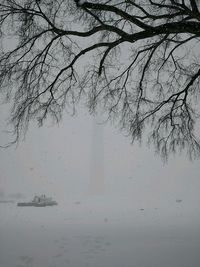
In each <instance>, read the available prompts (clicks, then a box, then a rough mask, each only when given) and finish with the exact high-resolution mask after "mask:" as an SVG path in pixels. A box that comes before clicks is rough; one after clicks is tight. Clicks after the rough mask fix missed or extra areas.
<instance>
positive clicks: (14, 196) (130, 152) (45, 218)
mask: <svg viewBox="0 0 200 267" xmlns="http://www.w3.org/2000/svg"><path fill="white" fill-rule="evenodd" d="M1 114H2V115H1V142H2V143H1V144H3V143H6V142H7V141H9V138H10V135H9V134H8V133H6V132H4V129H5V118H6V115H7V112H6V109H5V107H4V106H2V113H1ZM0 169H1V173H0V183H1V186H0V200H4V201H5V200H12V201H13V202H11V203H10V202H8V203H6V202H3V201H2V203H0V266H1V267H25V266H26V267H41V266H42V267H63V266H67V267H79V266H80V267H82V266H92V267H117V266H119V267H122V266H123V267H129V266H130V267H133V266H135V267H160V266H162V267H169V266H170V267H178V266H181V267H184V266H185V267H188V266H190V267H198V266H199V264H200V255H199V251H200V206H199V203H200V177H199V171H200V168H199V160H196V161H194V162H191V161H189V160H188V158H187V157H186V156H185V155H175V156H173V155H172V156H171V157H170V158H169V161H168V162H167V163H165V164H164V163H163V162H162V160H161V159H160V157H159V156H158V155H155V153H154V151H153V148H152V147H150V148H148V147H147V146H146V145H145V143H143V144H142V145H141V146H140V145H139V144H137V143H135V144H133V145H131V144H130V139H129V138H128V137H126V136H124V135H123V133H121V132H120V131H119V130H117V129H116V128H115V127H114V126H113V125H110V124H109V123H107V124H102V121H101V118H100V116H98V117H96V118H94V117H91V116H89V115H88V114H87V112H86V111H85V110H84V109H80V110H79V112H78V114H77V115H76V116H74V117H70V116H69V115H65V116H64V118H63V120H62V122H61V123H60V125H58V126H55V125H54V126H53V125H52V124H51V123H50V122H48V123H47V124H46V125H44V126H43V127H41V128H37V127H36V125H34V124H32V125H31V126H30V129H29V131H28V132H27V134H26V137H25V139H24V140H23V141H21V142H20V144H19V145H18V146H17V147H16V146H12V147H10V148H7V149H1V150H0ZM35 194H38V195H40V194H46V195H47V196H51V197H53V199H54V200H56V201H57V202H58V205H57V206H52V207H38V208H37V207H18V206H17V202H20V201H30V200H32V198H33V197H34V195H35Z"/></svg>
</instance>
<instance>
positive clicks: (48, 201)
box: [17, 195, 58, 207]
mask: <svg viewBox="0 0 200 267" xmlns="http://www.w3.org/2000/svg"><path fill="white" fill-rule="evenodd" d="M55 205H58V203H57V202H56V201H55V200H53V199H52V198H51V197H46V196H45V195H41V196H35V197H34V199H33V200H32V201H30V202H19V203H17V206H19V207H30V206H31V207H46V206H55Z"/></svg>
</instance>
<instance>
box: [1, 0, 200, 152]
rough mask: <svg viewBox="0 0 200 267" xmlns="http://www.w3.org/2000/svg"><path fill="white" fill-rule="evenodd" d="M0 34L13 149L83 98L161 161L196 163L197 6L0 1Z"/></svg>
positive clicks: (176, 1) (182, 2) (183, 2)
mask: <svg viewBox="0 0 200 267" xmlns="http://www.w3.org/2000/svg"><path fill="white" fill-rule="evenodd" d="M0 37H1V50H0V51H1V52H0V92H1V95H2V96H3V97H4V100H6V101H9V102H11V103H12V110H11V114H10V122H11V124H12V125H13V129H14V134H15V137H16V139H15V140H14V141H13V142H16V141H17V140H18V139H19V137H20V136H21V133H22V132H24V131H26V130H27V128H28V125H29V122H30V121H31V120H34V119H37V120H38V122H39V125H42V124H43V122H44V120H45V119H46V118H47V117H48V116H50V117H51V118H53V119H54V120H56V121H59V120H60V119H61V117H62V113H63V111H64V110H67V111H68V112H70V111H72V112H74V110H75V107H76V104H77V103H78V102H79V101H80V100H81V99H83V100H84V101H85V103H86V105H87V107H88V108H89V110H90V112H91V113H92V112H95V110H96V108H97V107H98V106H101V108H102V110H103V111H104V114H107V118H108V119H111V120H114V121H115V122H117V123H119V126H120V127H121V128H122V129H123V130H125V131H126V133H128V135H129V136H130V137H131V139H132V140H133V141H134V140H135V139H139V140H140V139H141V138H142V136H143V134H144V133H145V135H146V133H147V134H148V141H149V142H150V143H153V144H154V145H155V148H156V151H157V152H159V153H160V154H161V155H162V156H163V157H167V156H168V154H169V153H171V152H176V151H177V150H178V151H179V150H182V149H184V150H186V151H187V152H188V154H189V155H190V156H191V157H197V156H199V154H200V143H199V140H198V136H197V135H198V134H197V130H196V125H197V121H198V118H199V93H200V86H199V84H200V62H199V56H200V55H199V52H200V44H199V41H200V39H199V37H200V7H199V1H198V0H102V1H100V0H99V1H98V0H90V1H84V0H1V2H0Z"/></svg>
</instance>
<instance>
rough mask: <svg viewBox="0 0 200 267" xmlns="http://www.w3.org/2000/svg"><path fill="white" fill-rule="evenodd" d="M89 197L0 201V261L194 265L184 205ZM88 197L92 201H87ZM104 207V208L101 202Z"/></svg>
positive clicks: (194, 228) (54, 265) (16, 264)
mask: <svg viewBox="0 0 200 267" xmlns="http://www.w3.org/2000/svg"><path fill="white" fill-rule="evenodd" d="M113 202H114V199H113V200H112V201H111V200H110V199H109V198H106V197H105V196H104V197H103V196H102V197H96V198H95V197H94V198H93V199H92V201H91V199H89V198H85V199H82V200H81V205H78V206H77V205H76V200H73V201H71V202H66V203H65V202H61V203H59V205H58V206H55V207H45V208H34V207H17V206H16V204H13V203H4V204H3V203H2V204H1V205H0V214H3V215H4V216H1V219H0V240H1V242H0V267H64V266H66V267H84V266H88V267H89V266H91V267H189V266H190V267H199V266H200V253H199V251H200V231H199V229H200V228H199V225H200V222H199V220H198V217H195V212H197V213H198V209H196V210H194V211H193V213H192V215H191V214H190V215H191V216H188V210H187V209H186V208H184V206H180V205H176V202H175V201H174V202H175V205H174V206H173V207H171V208H170V209H169V208H167V207H164V206H163V207H162V206H160V207H158V208H156V209H155V208H154V207H153V206H152V208H150V207H148V208H147V209H146V208H145V209H144V210H142V212H141V211H140V208H139V207H136V206H134V205H130V203H129V202H128V200H127V199H126V200H125V199H121V207H123V206H124V209H121V211H120V210H118V209H117V205H116V207H115V208H114V205H113ZM91 203H92V204H91ZM102 207H104V208H102Z"/></svg>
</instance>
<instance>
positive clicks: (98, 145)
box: [89, 114, 105, 195]
mask: <svg viewBox="0 0 200 267" xmlns="http://www.w3.org/2000/svg"><path fill="white" fill-rule="evenodd" d="M100 119H101V115H99V114H97V115H96V116H94V117H93V121H92V140H91V168H90V170H91V171H90V188H89V191H90V194H92V195H101V194H103V193H104V191H105V181H104V141H103V125H102V124H101V120H100Z"/></svg>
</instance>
